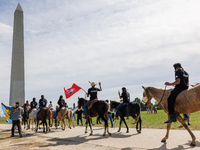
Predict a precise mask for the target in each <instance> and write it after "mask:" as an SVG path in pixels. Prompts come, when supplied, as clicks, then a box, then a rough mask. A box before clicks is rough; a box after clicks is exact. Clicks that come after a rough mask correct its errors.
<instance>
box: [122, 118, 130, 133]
mask: <svg viewBox="0 0 200 150" xmlns="http://www.w3.org/2000/svg"><path fill="white" fill-rule="evenodd" d="M122 120H123V122H124V124H125V125H126V129H127V130H126V133H129V128H128V126H127V124H126V120H125V119H124V117H122Z"/></svg>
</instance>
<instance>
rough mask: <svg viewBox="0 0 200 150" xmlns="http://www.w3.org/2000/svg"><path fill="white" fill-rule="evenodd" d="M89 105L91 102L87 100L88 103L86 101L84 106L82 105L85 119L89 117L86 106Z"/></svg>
mask: <svg viewBox="0 0 200 150" xmlns="http://www.w3.org/2000/svg"><path fill="white" fill-rule="evenodd" d="M90 103H91V101H90V100H89V101H87V103H85V104H84V105H83V109H84V114H85V117H87V116H89V113H88V109H87V106H88V105H89V104H90Z"/></svg>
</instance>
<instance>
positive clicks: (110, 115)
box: [108, 113, 113, 127]
mask: <svg viewBox="0 0 200 150" xmlns="http://www.w3.org/2000/svg"><path fill="white" fill-rule="evenodd" d="M109 119H110V123H111V127H113V120H112V114H111V113H110V114H108V120H109Z"/></svg>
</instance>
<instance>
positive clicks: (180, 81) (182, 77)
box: [165, 63, 189, 123]
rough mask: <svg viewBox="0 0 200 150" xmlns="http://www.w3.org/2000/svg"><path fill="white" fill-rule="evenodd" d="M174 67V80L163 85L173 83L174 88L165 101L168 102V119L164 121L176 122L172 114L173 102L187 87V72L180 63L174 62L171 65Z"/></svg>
mask: <svg viewBox="0 0 200 150" xmlns="http://www.w3.org/2000/svg"><path fill="white" fill-rule="evenodd" d="M173 66H174V69H175V79H176V80H175V81H174V82H172V83H169V82H165V85H173V86H174V85H175V88H174V89H173V90H172V91H171V94H170V95H169V97H168V99H167V102H168V113H169V120H167V121H166V122H165V123H171V122H176V117H175V114H174V103H175V101H176V97H177V96H178V94H179V93H181V92H182V91H184V90H186V89H188V87H189V74H188V73H187V72H186V71H185V70H184V69H183V68H182V66H181V64H180V63H176V64H174V65H173Z"/></svg>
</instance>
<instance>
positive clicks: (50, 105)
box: [48, 101, 53, 110]
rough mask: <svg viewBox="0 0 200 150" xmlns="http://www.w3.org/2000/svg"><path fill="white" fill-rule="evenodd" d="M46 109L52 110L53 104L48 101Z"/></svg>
mask: <svg viewBox="0 0 200 150" xmlns="http://www.w3.org/2000/svg"><path fill="white" fill-rule="evenodd" d="M48 108H49V109H50V110H53V104H52V101H50V104H49V106H48Z"/></svg>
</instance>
